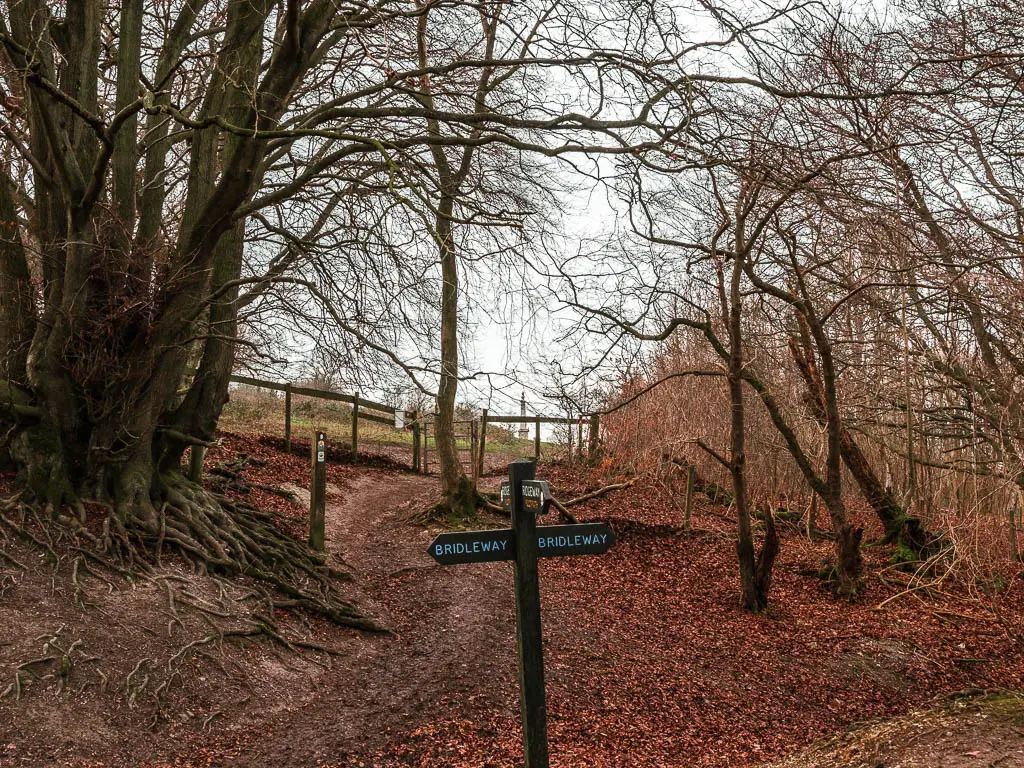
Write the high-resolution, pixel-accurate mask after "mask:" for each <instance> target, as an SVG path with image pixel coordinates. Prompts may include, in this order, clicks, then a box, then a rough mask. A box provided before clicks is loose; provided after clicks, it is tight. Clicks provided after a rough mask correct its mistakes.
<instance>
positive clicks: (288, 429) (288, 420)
mask: <svg viewBox="0 0 1024 768" xmlns="http://www.w3.org/2000/svg"><path fill="white" fill-rule="evenodd" d="M284 451H285V453H291V452H292V385H291V382H289V383H288V384H285V385H284Z"/></svg>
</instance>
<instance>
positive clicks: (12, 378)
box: [0, 0, 362, 623]
mask: <svg viewBox="0 0 1024 768" xmlns="http://www.w3.org/2000/svg"><path fill="white" fill-rule="evenodd" d="M202 6H203V2H201V0H189V2H186V3H184V4H183V5H182V8H181V9H180V11H179V14H178V17H177V19H176V21H175V23H174V24H173V25H172V28H171V29H170V30H169V31H168V32H167V34H166V38H165V39H164V40H163V48H162V50H161V55H160V56H159V59H158V61H157V63H156V77H157V80H158V82H160V83H163V84H166V81H167V80H168V78H173V77H175V76H176V74H175V72H176V70H175V68H176V67H177V66H178V65H179V64H180V59H181V55H182V51H183V48H184V46H185V45H186V44H187V42H188V41H189V38H190V35H191V34H193V29H192V27H193V24H194V22H195V21H196V19H197V14H198V12H199V10H200V9H201V8H202ZM106 8H107V6H106V4H105V3H103V2H102V1H101V0H85V1H84V2H79V3H69V4H68V5H67V10H66V15H65V17H63V18H61V19H57V18H55V16H54V14H55V13H56V11H55V10H54V9H53V8H52V7H48V6H46V5H44V4H43V3H41V2H39V1H38V0H25V2H20V3H11V4H10V5H9V10H10V16H9V21H10V29H9V30H0V45H2V47H3V49H4V53H5V55H6V57H7V58H8V59H9V61H10V63H11V64H12V65H13V66H14V67H15V68H16V69H17V70H18V71H19V72H20V73H21V74H22V77H23V83H24V91H23V92H22V93H19V94H18V95H19V97H20V99H21V104H20V106H19V110H20V111H19V113H18V114H17V115H16V116H15V117H16V118H17V119H18V120H19V121H20V124H21V125H22V126H23V129H24V132H25V134H26V136H27V146H26V147H25V153H26V156H27V157H29V158H30V160H31V166H32V169H33V172H34V173H33V176H32V183H31V184H28V185H26V184H24V183H20V182H19V180H18V179H16V178H15V177H14V176H12V175H11V172H10V168H9V167H8V168H7V169H3V170H2V171H0V220H2V222H3V224H4V229H3V233H2V237H0V323H2V325H0V342H2V344H3V348H2V356H0V381H2V384H3V386H2V388H3V390H4V393H5V394H3V395H0V421H3V427H4V430H5V432H6V434H7V436H8V440H7V442H6V447H7V449H8V451H9V453H10V456H11V457H12V458H13V459H14V461H15V462H16V463H17V465H18V466H19V467H20V469H21V472H22V475H23V477H24V480H25V483H26V485H27V487H28V489H29V490H30V491H31V493H32V494H34V495H35V497H36V498H38V499H39V500H41V501H43V502H45V503H47V504H49V505H50V506H51V509H52V510H53V511H54V513H55V514H56V511H57V509H58V508H59V507H60V505H62V504H68V503H70V504H77V503H78V502H80V501H82V500H86V499H87V500H96V501H100V502H103V503H105V504H107V505H108V506H109V508H110V509H111V514H110V516H109V518H108V520H107V528H106V531H105V537H104V540H103V541H102V542H100V543H101V545H102V546H104V547H106V548H107V549H108V550H118V549H123V548H129V547H131V548H134V546H135V545H136V544H137V543H139V542H141V543H143V544H151V545H155V546H169V547H174V548H176V549H177V550H178V551H179V552H181V553H182V554H184V555H186V556H188V557H190V558H192V559H194V560H195V561H197V562H198V563H200V564H201V565H203V566H204V567H209V568H216V569H220V570H224V571H230V572H244V573H250V574H253V575H256V576H259V577H261V578H265V579H268V580H271V581H273V582H274V583H275V584H277V585H278V586H280V587H281V588H282V589H283V590H285V591H286V592H287V593H289V594H290V595H291V597H292V598H293V599H294V601H296V602H298V603H302V604H308V605H310V606H315V607H319V608H320V609H321V610H323V611H324V612H325V613H327V614H328V615H332V616H333V617H334V618H336V619H339V620H344V621H346V623H359V622H360V621H362V620H361V619H358V618H357V616H356V613H355V612H354V610H351V608H350V606H347V605H346V604H344V602H343V601H341V600H340V599H338V598H337V596H336V595H334V594H333V593H332V592H331V588H330V587H329V586H327V585H326V581H325V580H323V579H321V576H323V575H324V574H326V573H327V569H325V567H324V563H323V562H321V561H318V560H317V559H316V558H315V557H312V556H310V554H309V553H308V552H306V551H304V549H303V548H302V547H296V546H293V543H292V542H291V541H290V540H289V538H288V537H287V536H286V535H285V534H283V533H280V532H278V531H277V529H276V528H275V527H274V526H273V525H272V524H271V523H270V522H269V519H268V518H266V517H265V516H262V515H260V514H259V513H258V512H256V511H255V510H248V509H245V508H243V507H240V506H238V505H234V504H231V503H229V502H226V501H225V500H221V499H218V498H216V497H214V496H213V495H211V494H208V493H205V492H204V491H202V489H200V488H198V487H196V486H195V485H194V484H192V483H190V482H188V481H187V480H186V479H185V478H184V476H183V475H182V473H181V459H182V455H183V453H184V451H185V449H186V448H187V447H188V446H189V445H202V444H204V443H205V442H207V441H208V440H210V439H211V438H212V436H213V432H214V428H215V425H216V422H217V419H218V418H219V416H220V411H221V407H222V406H223V403H224V401H225V399H226V394H227V386H228V381H229V376H230V373H231V369H232V364H233V360H234V349H235V337H236V326H237V304H238V302H237V301H236V299H237V298H238V286H239V284H240V280H239V278H240V273H241V256H242V245H243V235H244V228H245V220H246V217H245V213H244V212H243V211H244V209H245V206H246V205H247V204H249V203H250V202H251V201H252V200H253V198H254V196H255V193H256V191H257V189H258V188H259V184H260V180H261V178H262V177H263V174H264V173H265V172H266V157H267V154H268V151H270V150H271V149H272V143H271V138H270V137H269V136H268V135H266V134H265V133H260V131H259V130H257V129H258V128H260V129H262V128H273V127H274V126H275V125H277V123H278V121H279V120H280V119H281V117H282V115H283V114H284V113H285V111H286V109H287V108H288V104H289V97H290V95H291V94H292V92H293V91H294V89H295V88H296V86H297V84H298V83H299V82H300V81H301V79H302V78H303V76H304V74H305V73H306V72H307V70H308V69H309V67H310V65H311V63H312V62H313V61H314V60H315V57H316V56H317V55H319V54H318V52H317V43H318V41H320V40H321V39H323V37H324V36H325V35H326V34H327V33H328V32H329V29H330V26H331V24H332V19H333V17H334V15H335V13H336V9H335V6H334V4H333V3H331V2H329V0H319V1H317V2H313V3H309V4H307V5H306V6H305V8H304V9H303V8H302V7H301V6H300V4H298V3H294V2H290V3H287V5H286V7H284V8H281V9H280V10H281V15H280V18H278V20H277V24H278V34H277V38H276V40H275V45H274V46H273V48H272V49H271V48H268V45H267V41H266V40H265V39H264V32H265V30H266V29H267V28H268V19H269V18H270V14H271V13H272V12H274V11H275V9H278V8H279V4H278V3H276V2H273V0H231V2H228V3H227V6H226V8H225V9H224V11H223V16H222V17H221V18H220V21H219V23H221V24H222V25H223V31H222V33H220V38H219V40H220V42H219V47H218V48H217V50H216V51H215V55H214V59H215V65H214V66H212V67H211V69H210V70H209V73H208V74H209V80H208V81H207V82H205V83H204V85H205V92H202V99H201V103H200V104H199V105H198V108H197V110H196V111H195V113H194V117H193V118H192V119H191V120H192V122H191V123H187V130H188V132H189V143H188V151H189V152H190V160H189V163H190V167H189V172H188V174H187V176H186V177H185V181H184V182H183V186H184V193H183V194H182V193H181V192H180V191H179V192H178V194H179V195H180V201H179V203H180V224H179V223H177V222H176V223H175V226H173V227H172V226H168V225H167V224H166V222H162V219H163V218H164V217H165V216H166V214H167V210H166V191H165V190H166V189H167V187H168V184H170V182H168V181H167V179H166V178H165V174H169V169H168V166H167V161H168V151H169V145H168V142H167V141H166V137H167V136H168V127H167V126H168V125H169V124H170V123H172V122H174V120H176V119H181V120H185V119H186V118H183V117H180V118H179V117H178V116H177V115H175V114H172V113H170V112H169V111H168V110H167V109H166V104H167V98H168V96H167V93H166V92H162V93H161V95H159V96H157V95H155V94H153V93H149V94H147V95H146V96H140V93H141V92H142V90H143V89H144V87H145V86H144V84H143V83H140V67H141V45H142V43H141V39H142V36H143V30H142V26H141V25H142V23H143V21H142V19H143V15H142V10H143V9H142V3H141V2H138V0H125V2H124V3H122V4H121V7H120V17H119V26H118V31H119V39H118V42H119V48H118V52H117V64H116V70H115V71H116V77H117V82H116V88H115V89H114V90H115V91H116V99H115V107H114V110H113V112H110V111H109V108H108V107H106V106H105V105H104V104H103V102H102V101H101V99H100V92H101V90H102V89H103V84H101V83H99V82H98V73H99V72H100V71H102V70H104V68H103V67H102V66H101V62H100V57H101V49H102V40H101V38H102V36H103V35H104V34H105V32H104V31H103V30H104V25H105V24H106V23H107V20H106V12H107V11H106ZM268 50H272V53H270V55H269V57H268V56H267V55H266V52H267V51H268ZM191 87H197V88H198V87H200V86H198V85H197V84H196V83H192V84H191ZM104 110H108V111H107V112H104ZM143 111H146V112H148V119H147V121H146V128H147V129H152V130H153V133H152V134H149V133H148V130H147V134H146V137H145V138H146V140H144V141H139V140H138V137H137V135H136V133H137V131H138V122H139V120H138V118H139V114H140V113H141V112H143ZM140 168H142V169H143V170H142V172H141V178H139V177H138V173H139V170H138V169H140ZM19 195H20V198H19ZM20 211H25V212H26V213H27V215H20V214H19V212H20ZM197 362H198V370H197V371H196V373H195V375H194V376H192V375H191V371H190V369H191V368H193V367H194V366H196V363H197ZM183 389H184V396H182V394H181V392H182V390H183ZM311 583H315V584H317V585H318V586H316V587H315V588H314V589H313V591H309V590H308V589H306V588H304V587H301V586H297V585H301V584H307V585H308V584H311Z"/></svg>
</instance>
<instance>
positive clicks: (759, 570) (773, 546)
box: [723, 217, 779, 613]
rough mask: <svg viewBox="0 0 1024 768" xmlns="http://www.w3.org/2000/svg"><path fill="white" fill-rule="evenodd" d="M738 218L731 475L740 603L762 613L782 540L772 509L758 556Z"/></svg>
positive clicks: (731, 317) (731, 303)
mask: <svg viewBox="0 0 1024 768" xmlns="http://www.w3.org/2000/svg"><path fill="white" fill-rule="evenodd" d="M737 218H738V219H739V220H738V222H737V225H736V232H737V242H736V250H735V252H734V254H733V265H732V277H731V280H730V287H729V299H728V302H727V303H728V307H729V312H728V328H729V347H730V349H729V375H728V381H729V403H730V408H731V419H730V432H729V435H730V451H731V454H730V458H729V474H730V476H731V477H732V488H733V503H734V504H735V505H736V517H737V540H736V554H737V556H738V557H739V569H740V604H741V605H742V606H743V607H744V608H746V609H747V610H749V611H753V612H754V613H760V612H762V611H764V610H765V609H766V608H767V607H768V590H769V589H770V588H771V576H772V567H773V566H774V564H775V558H776V556H777V555H778V552H779V538H778V533H777V531H776V530H775V521H774V520H773V519H772V514H771V511H770V510H769V511H768V512H767V513H766V515H765V525H766V533H767V536H766V538H765V541H764V544H763V545H762V547H761V551H760V553H757V554H756V555H755V551H754V536H753V532H752V530H751V525H750V500H749V496H748V494H747V474H746V446H745V442H746V426H745V423H744V417H745V413H744V398H743V367H744V358H743V310H742V301H743V297H742V292H741V282H742V275H743V258H744V251H743V242H742V227H743V223H742V218H741V217H737ZM723 293H724V292H723ZM723 298H724V296H723Z"/></svg>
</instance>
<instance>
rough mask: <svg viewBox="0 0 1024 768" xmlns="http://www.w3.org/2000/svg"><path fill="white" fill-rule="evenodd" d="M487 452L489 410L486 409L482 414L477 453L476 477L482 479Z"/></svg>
mask: <svg viewBox="0 0 1024 768" xmlns="http://www.w3.org/2000/svg"><path fill="white" fill-rule="evenodd" d="M486 450H487V409H486V408H484V411H483V413H482V414H480V446H479V448H477V452H476V461H477V467H476V476H477V478H478V479H479V478H481V477H483V476H484V451H486Z"/></svg>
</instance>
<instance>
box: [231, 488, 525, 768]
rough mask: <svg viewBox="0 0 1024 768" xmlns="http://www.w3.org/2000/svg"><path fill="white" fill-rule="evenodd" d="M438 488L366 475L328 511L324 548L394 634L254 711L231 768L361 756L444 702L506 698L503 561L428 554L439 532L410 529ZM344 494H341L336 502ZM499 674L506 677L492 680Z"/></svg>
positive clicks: (509, 617) (510, 648) (508, 626)
mask: <svg viewBox="0 0 1024 768" xmlns="http://www.w3.org/2000/svg"><path fill="white" fill-rule="evenodd" d="M435 493H436V480H434V479H432V478H424V477H421V476H416V475H405V474H382V473H366V474H362V475H360V476H358V477H356V478H355V479H354V480H353V481H352V483H351V485H350V487H348V488H346V489H345V490H344V491H343V492H342V493H341V494H339V495H337V496H335V497H334V499H333V500H332V502H330V503H329V504H328V510H327V521H326V525H327V546H328V550H329V551H330V552H331V553H332V555H334V556H335V557H337V558H339V559H340V560H341V561H342V562H344V563H345V564H346V565H347V566H348V568H349V569H350V570H351V572H352V573H353V575H354V577H355V585H354V586H355V591H356V594H355V597H356V599H357V601H358V602H359V604H360V605H361V606H363V607H365V608H366V609H367V610H368V611H369V612H370V613H371V614H373V615H375V616H376V617H378V618H379V620H380V621H381V623H382V624H383V625H384V626H386V627H387V628H388V629H389V630H390V632H391V634H389V635H379V636H375V635H371V634H363V635H360V636H359V638H358V639H357V640H356V642H355V643H354V648H355V651H354V653H353V654H352V655H351V656H349V657H347V658H344V659H340V660H339V662H338V663H336V664H335V665H334V667H333V668H332V669H331V670H328V671H325V672H324V674H323V675H322V676H320V677H319V678H318V679H316V680H313V681H311V685H310V688H309V690H308V691H306V692H301V693H293V694H292V696H293V699H292V701H291V706H289V707H287V708H283V709H281V710H279V711H278V712H276V713H274V714H273V715H269V716H268V715H267V714H266V713H254V715H253V717H252V719H251V720H250V721H249V722H247V723H239V724H238V726H237V727H238V728H239V729H241V730H243V731H246V732H248V733H249V738H248V739H247V740H246V744H245V747H244V749H243V750H242V751H241V752H240V753H239V754H238V757H237V759H236V762H235V764H237V765H246V766H267V767H268V768H269V767H270V766H282V765H309V764H315V763H316V761H318V760H322V761H324V762H328V761H330V762H332V763H333V762H338V761H344V760H345V759H346V758H354V757H356V756H361V755H368V754H370V753H372V752H375V751H378V750H380V749H383V748H385V747H387V746H388V745H389V744H392V743H394V742H396V741H401V740H403V739H404V738H405V735H406V734H408V733H409V732H411V731H413V730H415V729H416V727H417V726H418V725H420V724H422V723H423V722H425V721H426V720H429V719H430V718H431V717H433V716H435V715H436V714H437V711H438V709H439V708H443V705H444V704H445V703H446V702H447V701H449V700H450V699H451V698H452V697H455V696H460V697H464V698H466V699H468V700H471V701H472V702H475V703H476V704H477V705H478V706H479V707H481V708H484V709H489V708H492V707H493V706H494V705H495V704H498V702H496V701H494V700H493V698H492V694H491V692H492V691H493V692H494V694H495V695H497V696H499V697H500V698H501V704H499V706H501V705H504V704H505V703H506V702H505V700H506V699H510V693H511V692H513V691H514V670H515V655H514V654H515V647H514V634H513V633H514V606H513V603H512V595H511V578H512V576H511V571H510V569H509V568H507V567H505V568H502V565H503V564H479V565H469V566H464V567H462V568H457V569H456V568H441V567H439V566H438V565H437V564H436V563H435V562H434V561H433V560H431V559H430V557H429V556H428V555H427V554H426V551H427V545H428V544H429V542H430V540H431V539H432V538H433V536H434V533H435V531H432V530H426V529H424V528H422V527H421V526H418V525H412V524H409V523H408V517H409V516H410V514H412V513H414V512H416V511H418V510H420V509H422V508H424V507H426V506H428V505H429V503H430V502H431V501H432V498H433V494H435ZM339 496H340V497H339ZM495 668H498V669H503V670H505V673H504V674H503V675H500V677H502V678H504V679H500V680H496V679H495V675H496V673H495V671H494V670H495Z"/></svg>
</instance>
